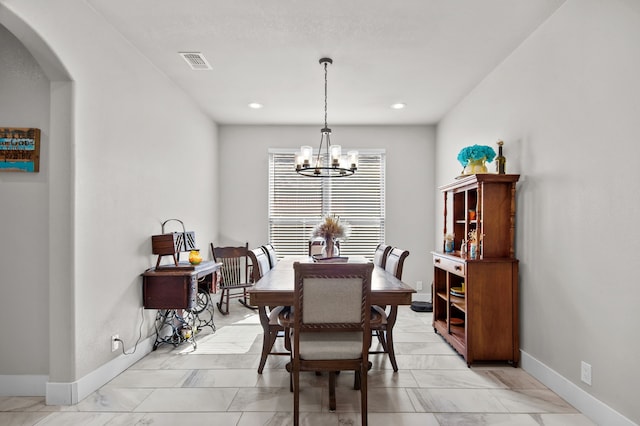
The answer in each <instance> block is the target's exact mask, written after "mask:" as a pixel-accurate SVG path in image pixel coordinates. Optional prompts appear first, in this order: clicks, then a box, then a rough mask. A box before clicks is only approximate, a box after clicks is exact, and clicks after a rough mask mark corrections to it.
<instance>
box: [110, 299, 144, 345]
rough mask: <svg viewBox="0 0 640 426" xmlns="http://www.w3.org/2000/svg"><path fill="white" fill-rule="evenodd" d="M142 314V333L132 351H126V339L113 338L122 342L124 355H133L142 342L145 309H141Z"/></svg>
mask: <svg viewBox="0 0 640 426" xmlns="http://www.w3.org/2000/svg"><path fill="white" fill-rule="evenodd" d="M140 316H141V317H142V321H141V322H140V334H139V336H138V340H136V344H135V345H133V350H132V351H131V352H126V351H125V350H124V340H122V339H119V338H118V339H113V340H115V341H116V342H120V343H122V354H123V355H133V354H134V353H136V349H138V343H140V340H142V326H143V325H144V309H140Z"/></svg>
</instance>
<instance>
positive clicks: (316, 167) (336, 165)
mask: <svg viewBox="0 0 640 426" xmlns="http://www.w3.org/2000/svg"><path fill="white" fill-rule="evenodd" d="M332 63H333V60H332V59H331V58H322V59H320V65H324V127H323V128H322V129H320V132H321V133H322V135H321V136H320V147H319V148H318V153H317V155H316V156H315V157H314V155H313V148H312V147H310V146H306V145H305V146H302V147H300V152H298V153H297V154H296V172H297V173H298V174H301V175H302V176H308V177H323V178H334V177H344V176H351V175H352V174H354V173H355V172H356V170H358V151H349V152H348V153H347V155H342V147H341V146H340V145H331V137H330V136H331V129H330V128H329V126H327V65H328V64H332ZM325 139H326V143H325ZM323 145H324V147H325V151H324V154H323V150H322V146H323Z"/></svg>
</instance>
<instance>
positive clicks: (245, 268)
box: [211, 243, 255, 315]
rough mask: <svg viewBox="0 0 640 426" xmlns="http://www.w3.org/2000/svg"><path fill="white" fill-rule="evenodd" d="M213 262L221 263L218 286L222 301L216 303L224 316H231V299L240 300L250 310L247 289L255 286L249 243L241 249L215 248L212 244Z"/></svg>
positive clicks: (251, 307) (240, 247)
mask: <svg viewBox="0 0 640 426" xmlns="http://www.w3.org/2000/svg"><path fill="white" fill-rule="evenodd" d="M211 252H212V253H213V260H214V261H215V262H221V263H222V266H220V270H219V280H218V286H219V288H220V301H219V302H217V303H216V305H217V306H218V310H219V311H220V313H222V314H223V315H227V314H229V299H233V298H239V299H240V300H239V302H240V303H242V304H243V305H244V306H246V307H247V308H250V309H255V307H253V306H251V305H249V302H248V300H249V299H248V294H247V289H248V288H249V287H251V286H253V279H252V272H251V271H252V264H251V260H250V259H249V243H246V244H245V245H244V246H239V247H214V246H213V243H211Z"/></svg>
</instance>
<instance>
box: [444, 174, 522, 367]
mask: <svg viewBox="0 0 640 426" xmlns="http://www.w3.org/2000/svg"><path fill="white" fill-rule="evenodd" d="M518 179H519V175H496V174H477V175H471V176H467V177H464V178H462V179H459V180H456V181H455V182H453V183H451V184H448V185H444V186H442V187H440V190H441V191H442V192H443V194H444V206H445V209H444V234H443V235H445V234H447V233H452V234H454V236H455V239H454V242H455V245H454V252H453V253H444V242H443V250H442V251H434V252H432V255H433V266H434V278H433V286H434V288H433V292H434V295H435V296H436V297H435V298H434V300H433V302H434V303H433V328H434V330H435V331H436V332H437V333H438V334H440V335H441V336H442V338H443V339H444V340H445V341H447V342H448V343H449V344H450V345H451V346H452V347H453V348H454V349H455V350H456V351H457V352H458V353H459V354H460V355H462V357H463V358H464V359H465V360H466V362H467V364H468V365H471V364H472V363H473V362H475V361H508V362H511V363H512V364H513V365H514V366H517V363H518V362H519V360H520V347H519V334H518V260H517V259H516V258H515V255H514V245H513V239H514V230H515V188H516V182H517V181H518ZM469 210H475V211H476V216H475V217H474V219H473V220H471V219H469V215H468V212H469ZM471 230H476V232H477V233H478V235H481V236H482V244H481V245H480V247H481V249H480V251H479V253H478V255H477V256H476V257H475V258H473V259H472V258H470V257H469V256H468V255H462V254H461V252H460V249H461V241H462V239H463V238H466V236H467V235H468V233H469V231H471ZM463 283H464V286H465V293H464V296H455V295H453V294H450V290H451V289H452V288H455V287H460V286H462V284H463ZM452 318H459V319H462V320H463V321H464V323H463V324H461V325H452V324H451V319H452Z"/></svg>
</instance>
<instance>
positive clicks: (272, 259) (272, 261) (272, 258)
mask: <svg viewBox="0 0 640 426" xmlns="http://www.w3.org/2000/svg"><path fill="white" fill-rule="evenodd" d="M262 249H263V250H264V251H265V253H267V256H268V257H269V267H270V268H271V269H273V268H274V267H275V266H276V263H278V255H277V254H276V249H275V248H273V246H272V245H271V244H265V245H263V246H262Z"/></svg>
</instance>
